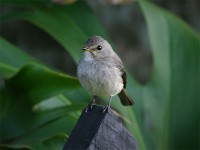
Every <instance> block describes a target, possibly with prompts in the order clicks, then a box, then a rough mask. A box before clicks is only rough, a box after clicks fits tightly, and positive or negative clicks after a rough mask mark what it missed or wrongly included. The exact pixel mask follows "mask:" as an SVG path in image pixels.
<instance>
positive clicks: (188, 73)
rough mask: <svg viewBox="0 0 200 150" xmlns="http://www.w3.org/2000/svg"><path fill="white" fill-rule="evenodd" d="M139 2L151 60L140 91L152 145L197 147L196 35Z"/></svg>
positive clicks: (199, 43) (168, 15)
mask: <svg viewBox="0 0 200 150" xmlns="http://www.w3.org/2000/svg"><path fill="white" fill-rule="evenodd" d="M139 4H140V6H141V8H142V12H143V13H144V16H145V19H146V21H147V26H148V30H149V38H150V43H151V48H152V53H153V61H154V64H153V65H154V66H153V73H152V79H151V81H150V82H149V83H148V85H146V86H145V89H144V93H143V98H144V100H143V102H144V105H145V108H144V109H145V111H146V112H145V115H146V118H148V120H149V122H148V124H147V126H146V128H147V129H148V134H149V136H150V137H151V139H153V141H154V143H153V144H154V146H155V147H154V148H153V149H195V148H198V146H199V144H198V143H199V133H198V132H197V131H198V130H199V125H198V124H199V122H198V120H199V119H198V113H199V106H198V97H199V92H198V87H199V85H198V78H199V75H198V70H199V66H198V65H199V61H198V60H199V50H200V38H199V35H197V33H195V32H194V31H193V30H192V29H191V28H190V27H189V26H188V25H186V24H185V23H184V22H183V21H182V20H180V19H179V18H177V17H175V16H174V15H172V14H171V13H169V12H167V11H165V10H163V9H161V8H159V7H157V6H155V5H153V4H151V3H149V2H145V1H139Z"/></svg>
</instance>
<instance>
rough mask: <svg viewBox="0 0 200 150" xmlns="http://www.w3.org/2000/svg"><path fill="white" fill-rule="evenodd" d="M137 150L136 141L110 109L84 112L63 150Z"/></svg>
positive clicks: (100, 107) (99, 108)
mask: <svg viewBox="0 0 200 150" xmlns="http://www.w3.org/2000/svg"><path fill="white" fill-rule="evenodd" d="M106 149H107V150H115V149H117V150H136V149H137V148H136V141H135V139H134V138H133V137H132V136H131V134H130V133H129V132H128V130H127V129H126V128H125V127H124V125H123V124H122V122H121V121H120V120H119V119H118V118H117V117H116V116H115V115H114V114H113V112H112V111H111V110H110V109H109V110H107V111H105V112H103V107H102V106H97V105H93V107H92V110H91V109H89V110H88V111H87V112H85V110H83V112H82V114H81V116H80V118H79V120H78V122H77V124H76V126H75V127H74V129H73V131H72V133H71V135H70V137H69V139H68V141H67V143H66V144H65V146H64V148H63V150H106Z"/></svg>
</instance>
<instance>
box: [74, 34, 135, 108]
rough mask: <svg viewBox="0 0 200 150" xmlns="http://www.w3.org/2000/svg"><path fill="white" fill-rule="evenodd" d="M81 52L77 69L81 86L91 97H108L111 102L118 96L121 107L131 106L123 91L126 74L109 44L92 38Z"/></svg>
mask: <svg viewBox="0 0 200 150" xmlns="http://www.w3.org/2000/svg"><path fill="white" fill-rule="evenodd" d="M83 51H84V52H83V55H82V58H81V59H80V61H79V64H78V69H77V75H78V78H79V81H80V83H81V84H82V86H83V87H84V88H85V89H86V90H88V91H89V92H90V93H91V94H92V95H93V96H110V101H111V99H112V97H113V96H115V95H117V94H118V95H119V98H120V100H121V103H122V104H123V105H133V104H134V102H133V100H132V99H131V98H130V97H129V96H128V95H127V92H126V91H125V87H126V72H125V70H124V67H123V64H122V61H121V59H120V58H119V57H118V55H117V54H116V53H115V52H114V51H113V49H112V47H111V46H110V44H109V43H108V42H107V41H106V40H104V39H103V38H101V37H100V36H93V37H91V38H89V39H88V40H87V42H86V43H85V45H84V47H83ZM109 105H110V102H109Z"/></svg>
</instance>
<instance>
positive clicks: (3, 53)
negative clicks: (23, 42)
mask: <svg viewBox="0 0 200 150" xmlns="http://www.w3.org/2000/svg"><path fill="white" fill-rule="evenodd" d="M28 62H37V61H36V60H35V59H34V58H32V57H31V56H29V55H28V54H26V53H25V52H22V51H21V50H20V49H18V48H17V47H15V46H13V45H12V44H10V43H9V42H8V41H6V40H5V39H3V38H1V37H0V77H7V78H8V77H10V76H12V75H14V74H15V73H16V72H17V71H18V69H19V68H20V67H22V66H23V65H25V64H26V63H28Z"/></svg>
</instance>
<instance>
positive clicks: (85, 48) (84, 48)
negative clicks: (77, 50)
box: [82, 47, 90, 52]
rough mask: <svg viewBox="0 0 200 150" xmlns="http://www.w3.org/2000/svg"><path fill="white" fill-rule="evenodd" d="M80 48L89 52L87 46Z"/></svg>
mask: <svg viewBox="0 0 200 150" xmlns="http://www.w3.org/2000/svg"><path fill="white" fill-rule="evenodd" d="M82 50H83V51H88V52H90V49H89V48H88V47H83V48H82Z"/></svg>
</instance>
